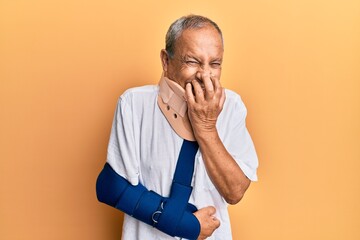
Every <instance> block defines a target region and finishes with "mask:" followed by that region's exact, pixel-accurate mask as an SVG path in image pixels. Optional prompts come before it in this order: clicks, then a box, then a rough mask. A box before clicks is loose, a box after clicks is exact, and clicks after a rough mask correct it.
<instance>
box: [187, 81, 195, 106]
mask: <svg viewBox="0 0 360 240" xmlns="http://www.w3.org/2000/svg"><path fill="white" fill-rule="evenodd" d="M185 98H186V101H188V102H189V103H194V102H195V96H194V94H193V91H192V85H191V83H187V84H186V85H185Z"/></svg>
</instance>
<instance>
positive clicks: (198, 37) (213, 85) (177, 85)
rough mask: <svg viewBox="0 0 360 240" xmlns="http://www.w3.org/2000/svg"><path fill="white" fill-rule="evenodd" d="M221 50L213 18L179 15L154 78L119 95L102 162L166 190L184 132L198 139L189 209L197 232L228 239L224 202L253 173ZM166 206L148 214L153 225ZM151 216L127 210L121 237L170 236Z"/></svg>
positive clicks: (240, 108)
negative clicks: (224, 78) (223, 70)
mask: <svg viewBox="0 0 360 240" xmlns="http://www.w3.org/2000/svg"><path fill="white" fill-rule="evenodd" d="M223 52H224V46H223V38H222V33H221V30H220V29H219V27H218V26H217V25H216V23H214V22H213V21H211V20H210V19H208V18H205V17H202V16H197V15H189V16H185V17H182V18H180V19H178V20H176V21H175V22H174V23H173V24H172V25H171V26H170V28H169V30H168V32H167V35H166V49H163V50H161V54H160V55H161V63H162V67H163V76H162V78H161V80H160V83H159V86H143V87H138V88H133V89H129V90H128V91H126V92H125V93H124V94H123V95H122V96H121V97H120V99H119V102H118V106H117V110H116V113H115V117H114V122H113V126H112V131H111V136H110V142H109V147H108V157H107V163H108V164H109V165H110V166H111V168H112V169H113V171H115V172H116V174H118V175H119V176H120V177H121V178H123V179H126V181H128V183H129V184H130V185H131V186H138V185H143V186H144V187H145V188H144V189H146V191H147V190H151V192H154V193H156V194H158V195H159V196H161V197H168V196H169V195H170V191H172V190H171V187H172V182H173V177H174V172H175V170H176V171H177V166H176V164H177V161H178V157H179V152H180V151H181V149H182V144H183V142H184V141H185V140H184V139H187V140H190V141H196V142H197V144H198V146H199V151H198V152H197V154H196V157H195V163H194V174H193V177H192V182H191V186H192V187H193V189H192V192H191V195H190V198H189V199H186V201H188V202H189V204H193V205H194V206H196V208H197V210H195V211H192V212H193V214H191V215H192V216H195V217H196V219H197V221H198V223H199V224H200V230H199V233H197V234H196V235H198V239H219V240H220V239H221V240H227V239H232V237H231V229H230V221H229V215H228V211H227V204H236V203H238V202H239V201H240V200H241V198H242V197H243V195H244V193H245V191H246V190H247V188H248V187H249V185H250V182H251V181H254V180H257V176H256V169H257V165H258V162H257V157H256V153H255V149H254V146H253V143H252V140H251V138H250V135H249V134H248V131H247V129H246V126H245V117H246V108H245V106H244V104H243V102H242V101H241V98H240V96H239V95H237V94H236V93H234V92H232V91H230V90H225V89H224V88H222V87H221V84H220V76H221V67H222V61H223ZM171 98H173V99H174V98H175V100H173V101H172V100H171ZM169 99H170V100H169ZM179 161H180V157H179ZM111 181H112V180H111ZM103 188H106V187H104V186H102V185H99V187H98V189H100V190H101V189H103ZM109 191H110V190H109ZM122 195H124V194H122ZM125 195H126V194H125ZM98 196H99V193H98ZM168 199H171V196H170V197H169V198H168ZM104 202H105V201H104ZM162 203H163V202H162ZM114 205H115V204H114ZM163 208H164V207H163V204H161V207H159V208H158V210H159V211H155V212H154V213H153V214H152V216H151V219H152V221H153V223H154V225H155V224H157V223H158V222H157V220H156V219H157V218H156V216H157V215H160V214H161V211H163ZM119 209H121V208H119ZM158 213H159V214H158ZM128 214H129V213H128ZM131 215H132V214H131ZM154 217H155V219H154ZM175 217H176V216H174V218H175ZM140 218H141V217H140ZM138 219H139V218H138ZM171 219H172V218H169V219H168V220H166V221H168V223H167V224H169V226H170V227H172V225H173V224H177V223H172V222H171ZM149 224H151V223H148V224H146V223H143V222H141V221H139V220H137V219H136V218H133V217H132V216H129V215H125V219H124V224H123V236H122V239H123V240H132V239H174V237H172V236H174V235H175V234H170V235H172V236H170V235H169V233H168V232H166V229H165V230H164V229H162V230H160V231H159V230H158V229H156V228H154V227H153V226H150V225H149ZM186 231H187V230H186V228H185V232H186ZM189 231H190V230H189ZM176 236H178V235H176ZM180 237H181V236H180Z"/></svg>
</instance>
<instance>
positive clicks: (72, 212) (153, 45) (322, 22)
mask: <svg viewBox="0 0 360 240" xmlns="http://www.w3.org/2000/svg"><path fill="white" fill-rule="evenodd" d="M188 13H197V14H203V15H206V16H208V17H210V18H212V19H213V20H215V21H216V22H217V23H218V24H219V25H220V27H221V28H222V30H223V33H224V37H225V61H224V66H223V76H222V83H223V85H224V86H225V87H227V88H230V89H233V90H235V91H237V92H238V93H240V94H241V95H242V97H243V99H244V101H245V103H246V105H247V107H248V121H247V123H248V128H249V130H250V132H251V134H252V137H253V140H254V142H255V144H256V148H257V151H258V155H259V159H260V168H259V172H258V173H259V182H258V183H253V184H252V186H251V187H250V189H249V191H248V192H247V194H246V196H245V198H244V199H243V200H242V202H240V204H238V205H236V206H231V207H230V213H231V218H232V226H233V232H234V233H233V236H234V239H235V240H240V239H241V240H262V239H267V240H272V239H274V240H275V239H276V240H285V239H292V240H297V239H299V240H300V239H301V240H303V239H307V240H309V239H326V240H332V239H333V240H339V239H346V240H358V239H360V204H359V203H360V186H359V185H360V174H359V171H360V2H359V1H358V0H356V1H355V0H354V1H346V0H345V1H340V0H338V1H326V0H313V1H308V0H307V1H304V0H298V1H296V0H281V1H276V0H275V1H264V0H258V1H210V0H207V1H187V0H186V1H184V0H183V1H171V0H168V1H164V0H156V1H155V0H154V1H138V0H135V1H119V0H102V1H100V0H97V1H94V0H93V1H91V0H90V1H80V0H62V1H60V0H59V1H48V0H29V1H26V0H22V1H20V0H0V123H1V124H0V239H4V240H8V239H34V240H35V239H36V240H42V239H54V240H57V239H59V240H63V239H107V240H112V239H113V240H115V239H120V234H121V223H122V217H123V215H122V214H121V213H120V212H117V211H116V210H114V209H112V208H110V207H107V206H105V205H103V204H100V203H98V202H97V200H96V196H95V181H96V177H97V174H98V173H99V171H100V170H101V168H102V166H103V164H104V162H105V158H106V147H107V142H108V137H109V133H110V126H111V121H112V117H113V112H114V109H115V104H116V100H117V98H118V96H119V95H120V94H121V93H122V92H123V91H124V90H125V89H127V88H129V87H132V86H137V85H143V84H156V83H157V81H158V79H159V77H160V74H161V65H160V60H159V53H160V49H161V48H163V47H164V35H165V33H166V30H167V28H168V26H169V25H170V23H171V22H172V21H174V20H175V19H176V18H178V17H180V16H182V15H185V14H188Z"/></svg>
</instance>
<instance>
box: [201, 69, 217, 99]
mask: <svg viewBox="0 0 360 240" xmlns="http://www.w3.org/2000/svg"><path fill="white" fill-rule="evenodd" d="M203 83H204V86H205V97H206V98H209V97H212V96H213V95H214V84H213V82H212V80H211V78H210V76H208V75H206V76H203Z"/></svg>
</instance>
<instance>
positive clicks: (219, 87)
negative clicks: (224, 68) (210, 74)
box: [212, 78, 221, 91]
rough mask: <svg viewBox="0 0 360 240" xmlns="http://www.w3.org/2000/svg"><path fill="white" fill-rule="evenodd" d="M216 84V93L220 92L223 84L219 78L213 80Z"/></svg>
mask: <svg viewBox="0 0 360 240" xmlns="http://www.w3.org/2000/svg"><path fill="white" fill-rule="evenodd" d="M212 79H213V83H214V91H218V90H220V89H221V83H220V80H219V79H218V78H212Z"/></svg>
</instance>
